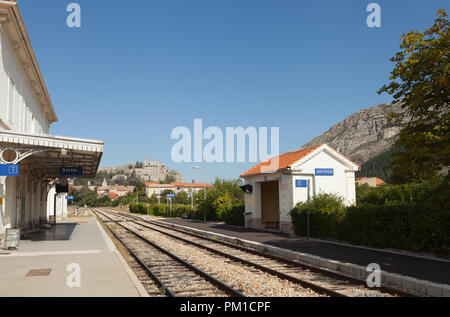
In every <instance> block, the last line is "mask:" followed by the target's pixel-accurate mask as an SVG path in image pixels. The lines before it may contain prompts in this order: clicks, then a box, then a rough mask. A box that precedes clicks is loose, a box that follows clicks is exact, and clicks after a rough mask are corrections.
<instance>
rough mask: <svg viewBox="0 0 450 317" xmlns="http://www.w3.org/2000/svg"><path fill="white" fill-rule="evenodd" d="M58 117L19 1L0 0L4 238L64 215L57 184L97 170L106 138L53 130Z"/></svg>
mask: <svg viewBox="0 0 450 317" xmlns="http://www.w3.org/2000/svg"><path fill="white" fill-rule="evenodd" d="M57 120H58V119H57V117H56V113H55V110H54V108H53V105H52V101H51V99H50V95H49V93H48V91H47V87H46V84H45V81H44V78H43V76H42V73H41V70H40V68H39V64H38V62H37V59H36V56H35V53H34V50H33V48H32V45H31V41H30V38H29V36H28V33H27V30H26V28H25V24H24V21H23V19H22V16H21V14H20V11H19V8H18V5H17V3H16V2H15V1H2V0H0V244H1V243H2V242H1V240H2V239H4V233H5V231H6V229H10V228H20V229H21V230H22V232H26V231H33V230H38V229H39V228H40V226H41V225H42V223H43V222H46V221H48V216H49V215H56V216H58V215H59V216H60V217H61V216H62V215H63V213H64V211H65V210H66V209H67V201H66V194H65V193H61V194H57V193H56V187H57V184H58V187H59V184H61V185H62V184H63V183H65V182H66V181H67V178H68V177H71V176H72V177H86V178H92V177H94V176H95V175H96V173H97V169H98V166H99V164H100V160H101V157H102V154H103V147H104V143H103V142H102V141H94V140H83V139H78V138H67V137H57V136H51V135H49V132H50V131H49V129H50V125H51V124H52V123H54V122H56V121H57ZM55 207H56V208H55Z"/></svg>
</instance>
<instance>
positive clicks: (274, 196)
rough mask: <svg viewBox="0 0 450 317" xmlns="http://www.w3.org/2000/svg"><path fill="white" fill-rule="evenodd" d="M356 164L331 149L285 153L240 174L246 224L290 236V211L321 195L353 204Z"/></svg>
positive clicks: (319, 147)
mask: <svg viewBox="0 0 450 317" xmlns="http://www.w3.org/2000/svg"><path fill="white" fill-rule="evenodd" d="M359 169H360V167H359V165H357V164H356V163H354V162H352V161H350V160H349V159H348V158H346V157H345V156H344V155H342V154H340V153H339V152H337V151H336V150H335V149H333V148H331V147H330V146H328V145H326V144H323V145H320V146H317V147H314V148H310V149H302V150H299V151H293V152H289V153H285V154H283V155H281V156H278V157H275V158H271V159H269V160H267V161H265V162H262V163H260V164H258V165H256V166H255V167H253V168H251V169H250V170H248V171H247V172H245V173H243V174H242V175H241V177H242V178H244V180H245V184H246V185H245V186H243V187H242V188H243V190H244V191H245V193H246V194H245V211H246V216H245V225H246V227H249V228H256V229H271V230H277V231H281V232H285V233H292V232H293V228H292V223H291V217H290V214H289V213H290V211H291V210H292V208H294V206H295V205H296V204H297V203H299V202H305V201H307V200H308V198H312V197H313V196H315V195H317V194H320V193H333V194H337V195H339V196H340V197H342V198H343V199H344V202H345V204H346V205H352V204H354V203H355V202H356V189H355V172H356V171H358V170H359Z"/></svg>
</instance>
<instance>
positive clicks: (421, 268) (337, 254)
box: [159, 219, 450, 285]
mask: <svg viewBox="0 0 450 317" xmlns="http://www.w3.org/2000/svg"><path fill="white" fill-rule="evenodd" d="M159 220H160V221H166V222H170V223H174V224H178V225H182V226H188V227H191V228H194V229H199V230H204V231H209V232H215V233H218V234H222V235H226V236H231V237H235V238H239V239H245V240H249V241H255V242H259V243H263V244H268V245H271V246H275V247H279V248H283V249H289V250H292V251H297V252H302V253H307V254H311V255H315V256H319V257H322V258H326V259H331V260H336V261H340V262H344V263H352V264H357V265H361V266H367V265H369V264H370V263H378V264H379V265H380V266H381V269H382V270H384V271H387V272H391V273H396V274H401V275H405V276H410V277H414V278H417V279H421V280H427V281H432V282H435V283H442V284H449V285H450V261H446V260H442V261H441V260H439V259H436V260H434V259H428V258H424V257H416V256H411V255H406V254H405V255H404V254H397V253H391V252H385V251H382V250H379V251H378V250H372V249H365V248H358V247H353V246H347V245H339V244H334V243H327V242H322V241H317V240H309V239H305V238H296V237H291V236H288V235H284V234H280V233H276V232H273V233H272V232H267V231H260V230H255V229H248V228H240V227H234V226H227V225H224V224H217V223H203V222H199V221H195V220H188V219H159Z"/></svg>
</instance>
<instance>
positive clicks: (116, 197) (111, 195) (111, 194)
mask: <svg viewBox="0 0 450 317" xmlns="http://www.w3.org/2000/svg"><path fill="white" fill-rule="evenodd" d="M108 197H109V199H111V200H116V199H118V198H119V196H118V195H117V194H116V193H110V194H109V196H108Z"/></svg>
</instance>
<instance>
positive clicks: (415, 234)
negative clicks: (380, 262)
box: [339, 203, 450, 254]
mask: <svg viewBox="0 0 450 317" xmlns="http://www.w3.org/2000/svg"><path fill="white" fill-rule="evenodd" d="M339 238H340V239H342V240H345V241H348V242H350V243H355V244H363V245H366V246H371V247H382V248H395V249H404V250H410V251H413V252H421V251H431V252H435V253H439V254H450V212H449V211H445V210H442V209H440V208H439V207H429V206H425V205H413V204H410V203H400V204H387V205H384V206H380V205H361V206H352V207H349V208H347V214H346V217H345V220H344V221H343V222H342V224H341V225H340V230H339Z"/></svg>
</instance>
